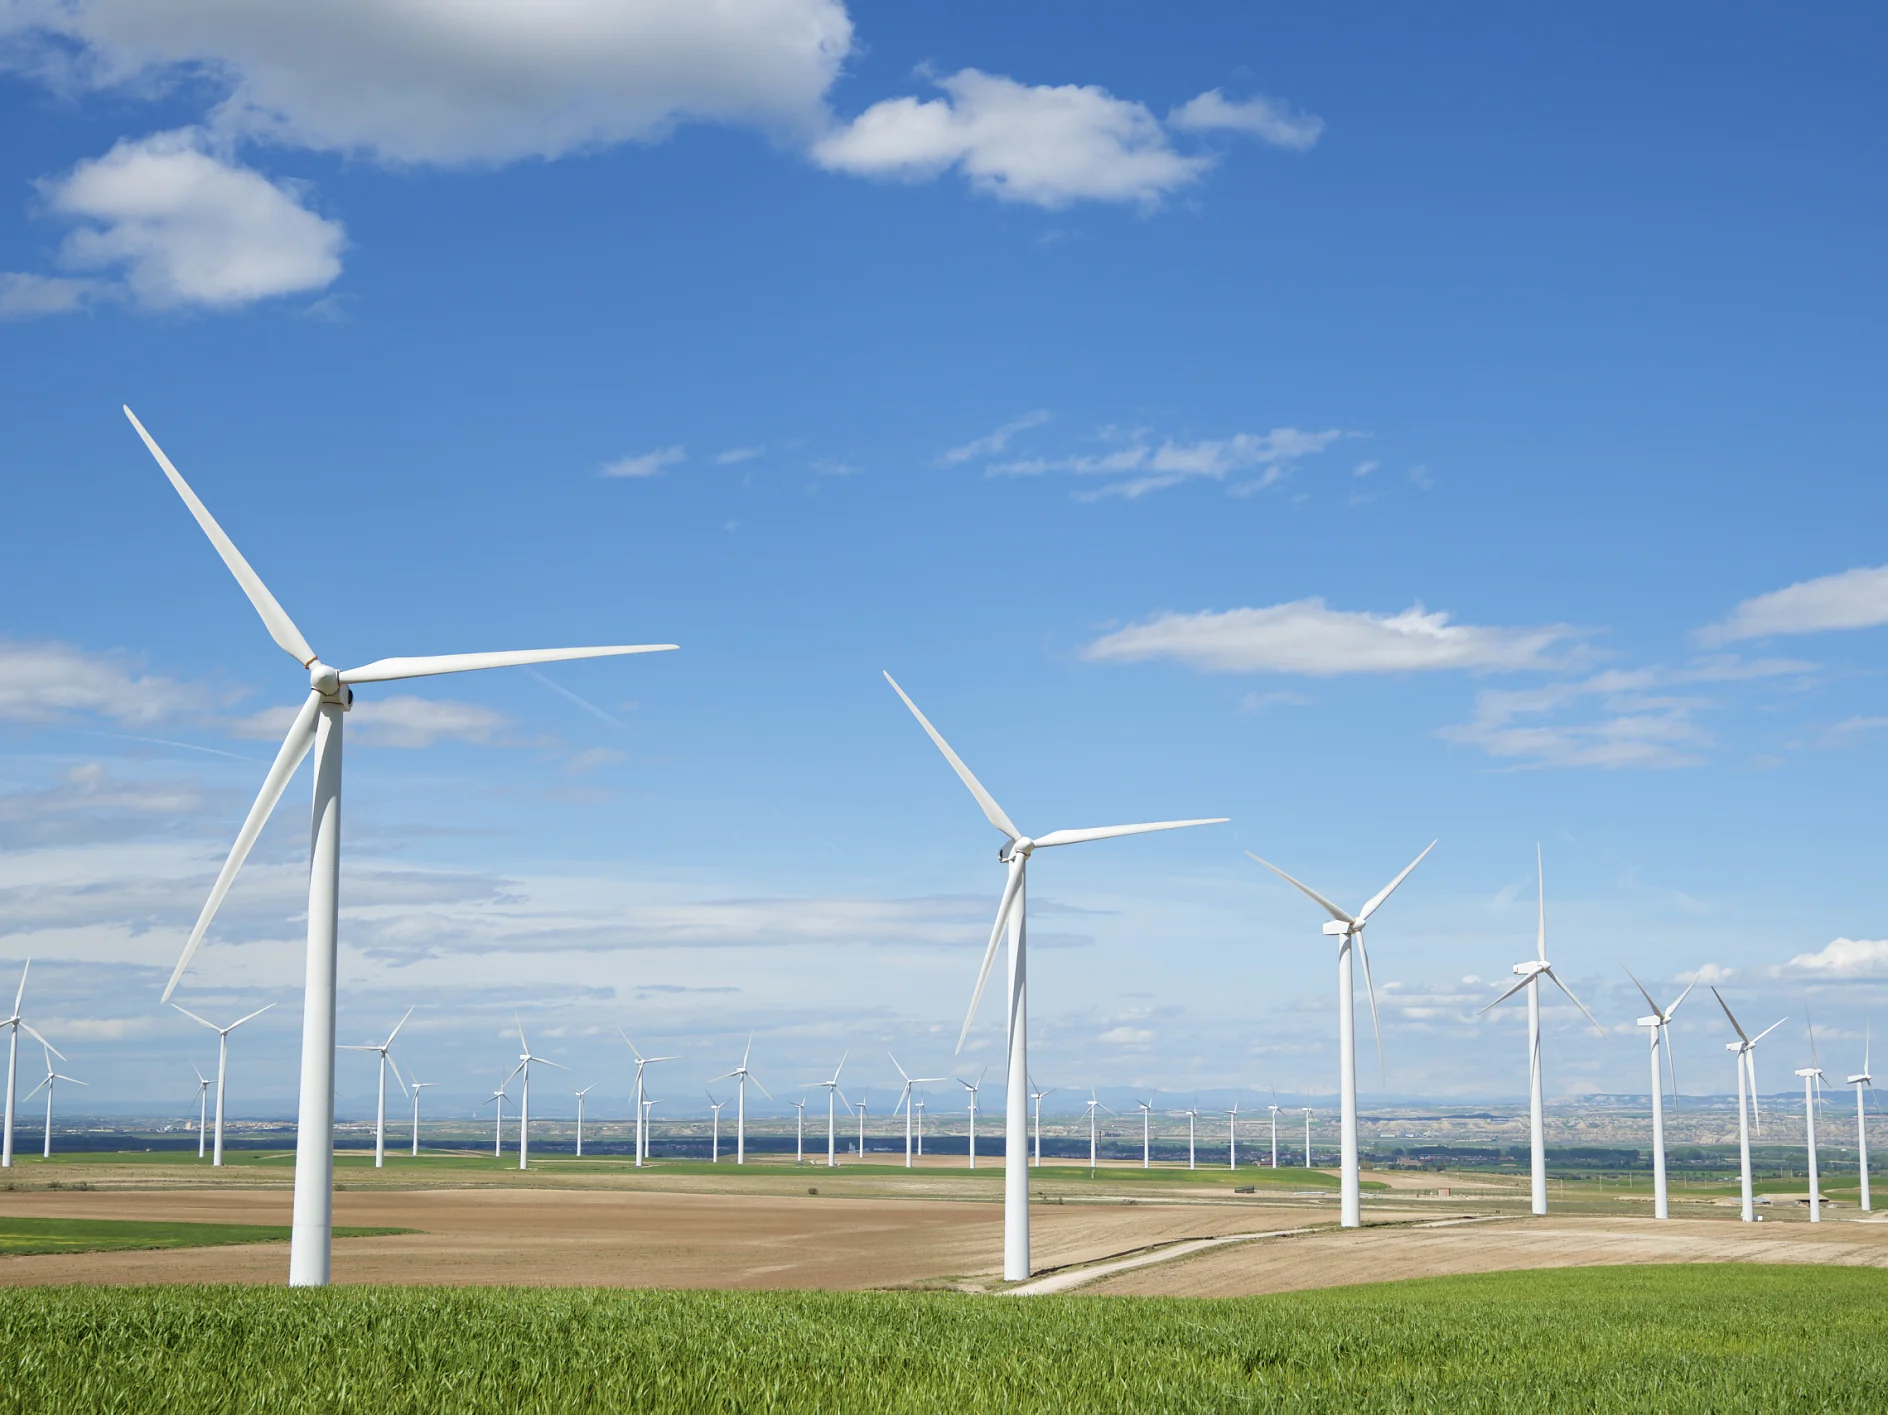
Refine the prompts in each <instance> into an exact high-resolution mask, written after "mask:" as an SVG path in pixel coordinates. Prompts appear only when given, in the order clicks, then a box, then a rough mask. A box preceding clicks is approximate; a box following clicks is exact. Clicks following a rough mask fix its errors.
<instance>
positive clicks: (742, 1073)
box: [709, 1036, 774, 1164]
mask: <svg viewBox="0 0 1888 1415" xmlns="http://www.w3.org/2000/svg"><path fill="white" fill-rule="evenodd" d="M753 1050H754V1038H753V1037H752V1036H749V1037H748V1039H747V1050H746V1051H744V1052H742V1053H741V1064H740V1065H739V1066H737V1067H735V1068H734V1070H732V1071H729V1072H727V1073H725V1074H723V1075H720V1076H714V1077H710V1078H709V1079H710V1080H714V1081H727V1080H733V1081H734V1090H735V1094H736V1095H738V1096H739V1097H740V1104H738V1105H737V1106H736V1107H735V1108H734V1162H735V1163H736V1164H746V1163H747V1083H748V1082H749V1081H753V1082H754V1084H755V1085H756V1086H760V1093H761V1094H762V1095H763V1096H765V1097H767V1099H768V1100H772V1099H773V1098H774V1097H773V1092H771V1091H769V1090H768V1089H767V1088H766V1087H765V1086H761V1084H760V1082H759V1081H758V1080H756V1079H755V1078H754V1077H753V1075H751V1074H750V1073H749V1071H748V1069H747V1058H748V1056H749V1055H750V1054H751V1053H752V1052H753Z"/></svg>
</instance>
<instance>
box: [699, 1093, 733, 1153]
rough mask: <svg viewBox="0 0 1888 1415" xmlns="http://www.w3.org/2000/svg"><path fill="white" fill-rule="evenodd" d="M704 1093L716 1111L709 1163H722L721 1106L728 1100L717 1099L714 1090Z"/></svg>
mask: <svg viewBox="0 0 1888 1415" xmlns="http://www.w3.org/2000/svg"><path fill="white" fill-rule="evenodd" d="M702 1094H703V1095H705V1096H707V1097H708V1104H709V1105H710V1106H711V1107H713V1109H714V1113H715V1138H714V1148H712V1149H711V1150H709V1152H708V1163H709V1164H720V1163H721V1107H722V1106H724V1105H726V1104H727V1102H726V1101H718V1100H716V1099H715V1093H714V1092H713V1091H709V1090H704V1091H703V1092H702Z"/></svg>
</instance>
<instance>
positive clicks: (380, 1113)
mask: <svg viewBox="0 0 1888 1415" xmlns="http://www.w3.org/2000/svg"><path fill="white" fill-rule="evenodd" d="M412 1015H413V1009H412V1008H411V1007H409V1008H407V1010H406V1017H402V1018H401V1019H400V1020H399V1021H398V1022H396V1023H394V1024H393V1031H392V1033H391V1034H390V1035H389V1036H388V1037H387V1040H386V1041H384V1042H381V1043H380V1044H379V1045H375V1044H374V1043H372V1042H369V1043H367V1044H366V1045H365V1046H343V1047H342V1048H341V1050H342V1051H371V1052H377V1053H379V1055H380V1108H379V1109H378V1110H377V1111H376V1112H375V1115H374V1168H375V1169H379V1168H381V1167H382V1166H384V1165H385V1164H386V1162H387V1068H388V1067H390V1066H391V1067H393V1079H394V1080H395V1081H396V1082H398V1084H399V1087H400V1094H401V1095H406V1094H408V1091H407V1088H406V1082H405V1081H404V1080H402V1079H401V1077H400V1068H399V1067H398V1066H397V1065H395V1064H394V1060H393V1054H392V1052H393V1039H394V1038H395V1037H397V1036H399V1035H400V1029H401V1028H402V1027H404V1026H406V1018H407V1017H411V1016H412ZM414 1106H415V1109H414V1113H415V1114H416V1115H417V1114H418V1113H419V1112H418V1102H417V1101H416V1102H415V1103H414Z"/></svg>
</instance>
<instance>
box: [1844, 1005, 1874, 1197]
mask: <svg viewBox="0 0 1888 1415" xmlns="http://www.w3.org/2000/svg"><path fill="white" fill-rule="evenodd" d="M1869 1031H1870V1029H1869V1028H1868V1027H1866V1026H1864V1027H1863V1029H1862V1069H1861V1070H1860V1071H1858V1072H1857V1073H1856V1074H1855V1075H1853V1076H1851V1077H1849V1084H1850V1085H1851V1086H1853V1087H1855V1149H1856V1159H1857V1161H1858V1162H1859V1163H1860V1165H1861V1174H1862V1212H1863V1213H1868V1212H1869V1202H1868V1112H1867V1110H1866V1109H1865V1107H1864V1105H1863V1101H1862V1093H1863V1092H1864V1091H1872V1090H1874V1089H1875V1078H1874V1077H1873V1076H1871V1075H1869V1073H1868V1048H1869Z"/></svg>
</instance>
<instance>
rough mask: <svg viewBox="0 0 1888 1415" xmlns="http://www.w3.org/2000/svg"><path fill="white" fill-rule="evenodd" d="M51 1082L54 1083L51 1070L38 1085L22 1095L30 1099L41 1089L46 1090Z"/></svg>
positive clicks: (25, 1098)
mask: <svg viewBox="0 0 1888 1415" xmlns="http://www.w3.org/2000/svg"><path fill="white" fill-rule="evenodd" d="M51 1084H52V1073H51V1072H50V1071H49V1072H47V1073H46V1076H45V1079H43V1080H42V1081H41V1082H40V1083H39V1084H38V1085H37V1086H35V1087H33V1089H32V1090H30V1091H28V1092H27V1093H26V1095H25V1096H24V1097H22V1099H24V1100H29V1101H30V1100H31V1099H32V1098H33V1097H34V1096H36V1095H38V1094H39V1093H40V1092H41V1091H43V1090H45V1089H46V1087H48V1086H50V1085H51Z"/></svg>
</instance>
